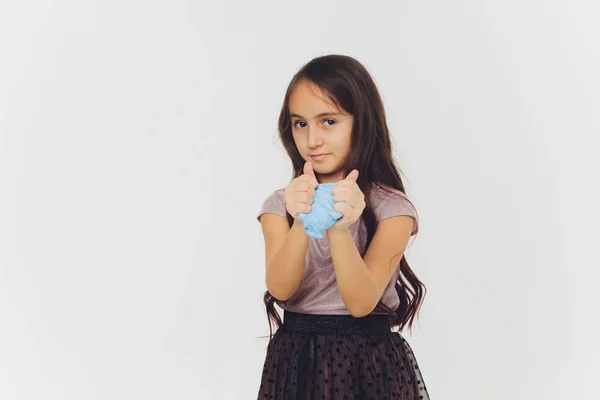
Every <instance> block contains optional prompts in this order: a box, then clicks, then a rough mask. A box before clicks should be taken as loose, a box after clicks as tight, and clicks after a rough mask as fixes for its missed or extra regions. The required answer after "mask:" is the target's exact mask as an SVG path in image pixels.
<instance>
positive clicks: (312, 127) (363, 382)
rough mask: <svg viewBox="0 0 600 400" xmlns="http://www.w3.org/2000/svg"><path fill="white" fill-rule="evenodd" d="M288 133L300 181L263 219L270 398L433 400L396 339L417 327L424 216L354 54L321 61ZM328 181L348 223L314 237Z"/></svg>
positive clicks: (293, 100)
mask: <svg viewBox="0 0 600 400" xmlns="http://www.w3.org/2000/svg"><path fill="white" fill-rule="evenodd" d="M279 134H280V138H281V141H282V142H283V145H284V147H285V149H286V151H287V153H288V155H289V156H290V158H291V160H292V166H293V170H294V179H293V180H292V181H291V182H290V184H289V185H288V186H287V187H286V188H281V189H279V190H277V191H275V192H274V193H272V194H271V195H270V196H269V197H268V198H267V199H266V200H265V202H264V204H263V206H262V209H261V210H260V213H259V215H258V220H259V222H260V223H261V225H262V231H263V236H264V240H265V260H266V279H265V281H266V285H267V289H268V290H267V291H266V292H265V297H264V302H265V306H266V309H267V316H268V319H269V328H270V340H269V345H268V347H267V354H266V358H265V362H264V367H263V373H262V381H261V385H260V389H259V393H258V399H259V400H263V399H282V400H304V399H377V400H381V399H389V400H392V399H411V400H413V399H429V395H428V393H427V389H426V387H425V383H424V381H423V377H422V376H421V372H420V370H419V367H418V365H417V361H416V359H415V356H414V354H413V352H412V350H411V347H410V346H409V344H408V343H407V342H406V340H405V339H404V338H403V337H402V336H401V334H400V333H399V332H395V331H392V328H393V327H395V326H398V327H399V329H400V330H402V328H403V327H404V326H405V325H406V324H407V323H408V325H409V327H412V322H413V320H414V317H415V315H416V314H417V312H418V309H419V308H420V305H421V303H422V300H423V297H424V292H425V286H424V285H423V284H422V283H421V282H420V281H419V280H418V279H417V277H416V276H415V274H414V273H413V272H412V270H411V269H410V267H409V265H408V262H407V261H406V258H405V257H404V255H403V254H404V251H405V249H406V245H407V243H408V241H409V239H410V237H411V236H412V235H415V234H416V233H417V231H418V217H417V213H416V210H415V208H414V207H413V205H412V204H411V202H410V201H409V200H408V198H407V197H406V195H405V193H404V186H403V184H402V180H401V179H400V175H399V172H398V169H397V167H396V166H395V164H394V160H393V156H392V149H391V140H390V134H389V131H388V127H387V124H386V117H385V113H384V108H383V104H382V101H381V98H380V96H379V93H378V91H377V88H376V85H375V83H374V82H373V80H372V78H371V76H370V75H369V73H368V72H367V70H366V69H365V68H364V67H363V66H362V65H361V64H360V63H359V62H358V61H356V60H355V59H353V58H351V57H348V56H339V55H329V56H324V57H319V58H315V59H313V60H312V61H310V62H309V63H308V64H306V65H305V66H304V67H303V68H302V69H300V71H298V73H297V74H296V75H295V76H294V77H293V79H292V81H291V83H290V85H289V87H288V90H287V92H286V95H285V99H284V102H283V107H282V109H281V113H280V115H279ZM322 183H335V186H334V187H333V190H332V193H333V197H334V200H335V204H334V206H333V209H334V210H336V211H339V212H341V213H342V214H343V217H341V218H340V219H338V220H337V222H336V223H335V224H334V225H333V226H331V227H330V228H328V229H326V230H325V232H324V233H323V238H322V239H314V238H311V237H309V236H308V235H307V233H306V232H305V230H304V227H303V225H302V221H301V220H300V219H299V218H298V214H299V213H308V212H310V210H311V205H312V204H313V199H314V196H315V194H316V188H317V185H318V184H322ZM341 202H345V204H340V203H341ZM401 275H402V277H403V278H404V280H402V279H400V276H401ZM274 303H277V305H279V306H280V307H281V308H282V309H283V322H282V321H281V319H280V317H279V314H278V313H277V311H276V310H275V307H274ZM272 322H275V323H276V324H277V326H278V329H277V331H276V333H275V335H273V331H272V326H271V323H272Z"/></svg>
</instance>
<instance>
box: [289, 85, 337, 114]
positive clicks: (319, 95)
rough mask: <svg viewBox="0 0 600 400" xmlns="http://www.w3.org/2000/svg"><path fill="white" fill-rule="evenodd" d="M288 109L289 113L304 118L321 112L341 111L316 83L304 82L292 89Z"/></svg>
mask: <svg viewBox="0 0 600 400" xmlns="http://www.w3.org/2000/svg"><path fill="white" fill-rule="evenodd" d="M289 109H290V114H294V115H299V116H302V117H305V118H310V117H314V116H318V115H321V114H323V113H343V111H342V110H340V109H339V108H338V107H337V106H336V105H335V103H334V102H333V100H332V99H331V98H329V96H328V95H327V94H326V93H325V92H323V91H322V90H321V89H320V88H319V87H318V86H317V85H315V84H308V83H306V82H300V83H299V84H298V85H297V86H296V88H295V89H294V90H293V91H292V93H291V96H290V103H289Z"/></svg>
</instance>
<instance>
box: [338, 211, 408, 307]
mask: <svg viewBox="0 0 600 400" xmlns="http://www.w3.org/2000/svg"><path fill="white" fill-rule="evenodd" d="M412 227H413V218H412V217H410V216H408V215H400V216H396V217H392V218H387V219H385V220H383V221H381V222H380V223H379V224H378V225H377V229H376V231H375V234H374V236H373V239H372V240H371V243H370V245H369V248H368V249H367V253H366V254H365V257H364V259H363V258H361V256H360V253H359V252H358V249H357V248H356V244H355V243H354V239H353V238H352V235H351V233H350V231H349V230H348V229H345V230H335V229H331V228H330V229H328V230H327V237H328V240H329V247H330V249H331V258H332V260H333V266H334V269H335V276H336V280H337V284H338V289H339V291H340V295H341V297H342V300H344V303H345V304H346V308H347V309H348V311H350V314H352V316H354V317H357V318H359V317H363V316H365V315H368V314H370V313H371V312H372V311H373V310H374V309H375V306H377V303H378V302H379V300H380V299H381V296H382V295H383V291H384V290H385V288H386V287H387V285H388V284H389V282H390V280H391V278H392V275H393V273H394V271H395V269H396V267H397V266H398V262H400V260H401V259H402V255H403V254H404V250H405V249H406V245H407V244H408V240H409V239H410V236H411V231H412ZM394 255H396V256H395V257H394V258H393V259H392V257H393V256H394Z"/></svg>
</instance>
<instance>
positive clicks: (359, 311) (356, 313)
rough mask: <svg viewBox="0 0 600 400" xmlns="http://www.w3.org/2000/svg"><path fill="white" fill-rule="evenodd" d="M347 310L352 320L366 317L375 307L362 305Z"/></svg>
mask: <svg viewBox="0 0 600 400" xmlns="http://www.w3.org/2000/svg"><path fill="white" fill-rule="evenodd" d="M347 308H348V311H349V312H350V315H352V316H353V317H354V318H362V317H366V316H367V315H369V314H371V313H372V312H373V310H374V309H375V307H371V306H365V305H362V304H361V305H356V306H353V307H347Z"/></svg>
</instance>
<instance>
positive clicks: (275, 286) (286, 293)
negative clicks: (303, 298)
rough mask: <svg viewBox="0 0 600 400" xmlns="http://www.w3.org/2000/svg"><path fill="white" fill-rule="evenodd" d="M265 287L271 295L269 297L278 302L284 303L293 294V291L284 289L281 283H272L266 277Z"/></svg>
mask: <svg viewBox="0 0 600 400" xmlns="http://www.w3.org/2000/svg"><path fill="white" fill-rule="evenodd" d="M265 286H266V287H267V290H268V291H269V293H271V296H273V297H274V298H275V299H277V300H279V301H286V300H288V299H289V298H290V297H292V295H293V294H294V293H293V291H290V290H288V289H287V288H286V287H285V284H284V283H283V282H273V280H272V279H269V276H268V275H267V276H266V278H265Z"/></svg>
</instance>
